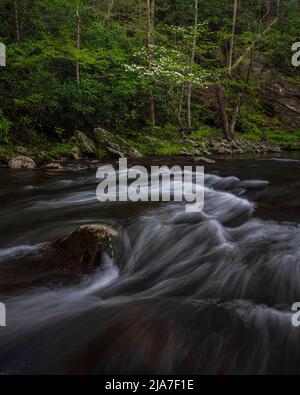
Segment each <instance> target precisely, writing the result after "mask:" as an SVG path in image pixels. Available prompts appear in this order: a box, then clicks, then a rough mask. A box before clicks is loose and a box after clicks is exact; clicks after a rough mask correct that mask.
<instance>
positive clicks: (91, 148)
mask: <svg viewBox="0 0 300 395" xmlns="http://www.w3.org/2000/svg"><path fill="white" fill-rule="evenodd" d="M75 139H76V141H77V142H78V144H79V146H80V151H81V152H82V153H83V154H85V155H88V156H89V155H91V156H93V155H95V153H96V146H95V144H94V143H93V141H92V140H91V139H90V138H89V137H88V136H87V135H86V134H84V133H83V132H80V131H79V130H77V131H76V132H75Z"/></svg>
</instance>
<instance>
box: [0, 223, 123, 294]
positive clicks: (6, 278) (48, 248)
mask: <svg viewBox="0 0 300 395" xmlns="http://www.w3.org/2000/svg"><path fill="white" fill-rule="evenodd" d="M118 236H119V232H118V231H116V230H115V229H112V228H110V227H108V226H105V225H98V224H97V225H86V226H81V227H79V228H77V229H75V230H74V231H73V232H71V233H70V234H67V235H65V236H62V237H59V238H57V239H56V240H55V241H53V242H52V243H49V244H47V245H45V246H41V248H39V249H37V250H34V251H32V252H30V253H28V255H26V259H24V256H14V257H12V258H11V259H8V260H7V262H6V263H5V264H4V265H1V267H0V292H10V293H14V292H16V291H17V292H19V291H20V289H23V288H24V289H25V288H26V289H27V288H30V287H34V288H35V287H50V288H57V287H62V286H68V285H70V284H76V283H78V282H79V281H80V280H81V279H82V277H83V276H84V275H87V274H90V273H92V272H93V271H95V270H96V269H97V268H98V267H101V265H102V264H103V260H102V258H103V255H102V254H103V253H107V254H108V255H109V256H110V257H111V258H113V257H115V256H116V255H117V253H118V248H119V246H118Z"/></svg>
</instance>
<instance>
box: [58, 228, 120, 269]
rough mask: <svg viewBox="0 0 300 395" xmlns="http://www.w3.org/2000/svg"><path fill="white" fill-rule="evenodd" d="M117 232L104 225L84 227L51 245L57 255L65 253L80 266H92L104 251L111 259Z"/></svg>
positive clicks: (98, 260) (99, 259)
mask: <svg viewBox="0 0 300 395" xmlns="http://www.w3.org/2000/svg"><path fill="white" fill-rule="evenodd" d="M117 237H118V232H117V231H116V230H114V229H112V228H110V227H108V226H105V225H86V226H81V227H80V228H78V229H76V230H75V231H74V232H72V233H71V234H69V235H67V236H64V237H62V238H60V239H58V240H57V241H55V242H54V243H53V248H54V249H55V250H57V252H58V253H62V254H64V253H66V254H67V255H71V256H72V257H73V258H74V259H76V260H79V261H80V263H81V264H84V265H88V266H94V265H97V262H98V264H99V263H100V261H101V254H102V252H103V251H106V252H108V253H109V254H110V256H111V257H112V258H113V255H114V251H113V242H114V240H116V238H117Z"/></svg>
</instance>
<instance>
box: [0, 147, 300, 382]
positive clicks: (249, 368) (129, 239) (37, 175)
mask: <svg viewBox="0 0 300 395" xmlns="http://www.w3.org/2000/svg"><path fill="white" fill-rule="evenodd" d="M157 161H158V162H159V160H157ZM169 161H170V162H171V163H172V164H184V161H183V160H182V159H174V160H171V159H170V160H169ZM149 162H151V160H149ZM152 163H153V162H151V164H152ZM163 164H166V163H163ZM96 186H97V180H96V178H95V170H89V169H79V170H78V169H77V170H76V168H75V167H74V166H73V167H72V166H71V167H69V169H68V171H66V172H64V173H61V174H59V175H57V174H51V173H42V172H40V171H33V172H16V171H15V172H12V171H7V170H3V171H0V201H1V205H0V268H1V267H6V273H9V270H10V267H13V266H14V265H16V264H17V265H22V263H24V262H26V259H28V257H29V256H30V255H31V254H34V253H35V252H36V251H37V250H39V249H41V248H43V246H44V245H45V244H44V243H47V242H49V241H51V240H52V239H53V238H55V237H57V236H58V235H61V234H65V233H68V232H69V231H71V230H73V229H74V228H76V227H77V226H79V225H82V224H90V223H102V224H108V225H111V226H113V227H116V228H118V229H120V233H121V240H120V244H121V245H120V248H121V251H122V254H121V255H120V256H119V257H118V260H117V261H113V260H111V259H110V258H108V256H104V257H103V262H102V265H101V267H100V268H99V270H97V271H95V272H94V273H92V274H90V275H86V276H83V277H82V278H81V279H80V281H78V282H76V283H74V284H72V285H64V284H61V285H59V284H56V285H55V286H52V287H51V286H45V285H44V286H30V285H28V286H27V287H25V288H22V289H19V290H18V291H17V292H13V293H6V292H4V291H2V290H1V289H0V301H1V302H3V303H5V304H6V308H7V327H1V328H0V371H1V373H2V374H8V373H20V374H33V373H37V374H42V373H48V374H50V373H54V374H63V373H64V374H66V373H67V374H86V373H88V374H102V373H109V374H119V373H125V374H156V373H159V374H170V373H175V374H187V373H188V374H207V373H208V374H245V373H246V374H263V373H267V374H276V373H281V374H284V373H300V347H299V342H300V328H296V327H294V326H293V325H292V312H291V307H292V305H293V304H294V303H295V302H300V262H299V257H300V227H299V223H300V201H299V193H300V154H297V153H294V154H293V155H291V154H290V155H287V154H282V155H281V156H279V157H277V158H271V157H267V158H256V159H255V158H250V159H239V160H235V159H232V160H226V161H221V160H220V161H218V162H217V163H216V164H215V165H208V166H207V167H206V176H205V188H206V189H205V207H204V210H203V212H202V213H198V214H197V213H195V214H187V213H186V212H185V209H184V207H185V206H184V204H178V203H176V204H175V203H168V204H167V203H162V204H157V203H156V204H152V203H151V204H150V203H139V204H131V203H117V204H116V203H105V204H104V203H99V202H98V201H97V200H96V197H95V190H96ZM10 265H11V266H10Z"/></svg>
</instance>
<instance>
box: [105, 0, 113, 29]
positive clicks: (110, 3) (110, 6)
mask: <svg viewBox="0 0 300 395" xmlns="http://www.w3.org/2000/svg"><path fill="white" fill-rule="evenodd" d="M113 8H114V0H109V1H108V8H107V16H106V21H107V23H108V24H110V21H111V17H112V11H113Z"/></svg>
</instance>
